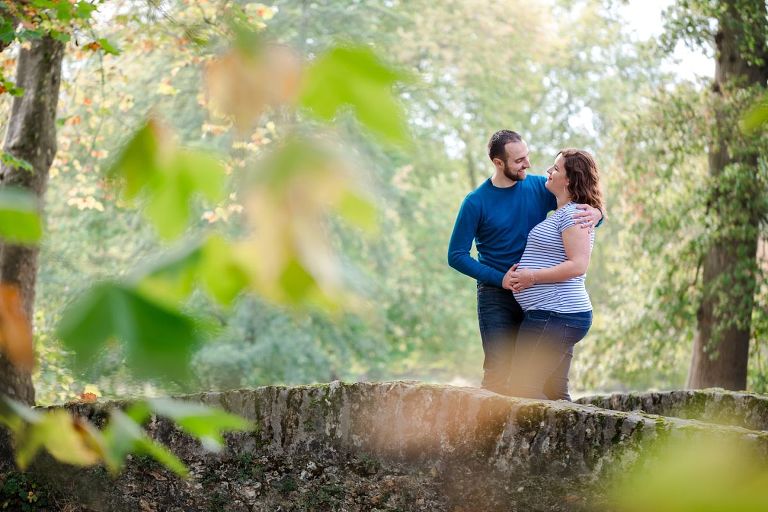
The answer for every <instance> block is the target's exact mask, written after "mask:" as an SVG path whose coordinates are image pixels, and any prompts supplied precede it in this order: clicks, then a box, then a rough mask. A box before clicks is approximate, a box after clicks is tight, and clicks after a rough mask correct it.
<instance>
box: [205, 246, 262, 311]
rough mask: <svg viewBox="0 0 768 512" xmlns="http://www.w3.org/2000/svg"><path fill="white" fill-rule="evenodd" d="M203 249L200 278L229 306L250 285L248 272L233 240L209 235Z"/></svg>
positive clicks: (211, 291)
mask: <svg viewBox="0 0 768 512" xmlns="http://www.w3.org/2000/svg"><path fill="white" fill-rule="evenodd" d="M202 251H203V252H202V254H203V258H202V260H201V262H200V267H199V276H200V280H201V281H202V283H203V286H204V287H205V289H206V290H207V291H208V293H210V294H211V296H212V297H213V298H214V299H216V300H217V301H218V302H219V303H220V304H222V305H224V306H229V305H230V304H232V302H233V301H234V300H235V298H236V297H237V296H238V295H240V293H241V292H242V291H243V290H244V289H245V288H246V287H247V286H248V282H249V279H250V277H249V276H248V272H247V270H246V269H245V268H243V265H242V264H241V263H240V261H239V260H238V259H237V257H236V255H235V253H234V252H233V250H232V244H231V242H228V241H227V240H225V239H224V238H223V237H221V236H217V235H214V236H211V237H209V238H208V240H206V242H205V244H204V245H203V247H202Z"/></svg>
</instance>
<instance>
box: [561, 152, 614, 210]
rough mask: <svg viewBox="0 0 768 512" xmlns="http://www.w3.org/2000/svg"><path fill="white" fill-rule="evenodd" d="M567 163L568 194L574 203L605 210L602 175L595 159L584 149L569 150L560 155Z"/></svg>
mask: <svg viewBox="0 0 768 512" xmlns="http://www.w3.org/2000/svg"><path fill="white" fill-rule="evenodd" d="M559 154H560V155H563V160H564V161H565V176H566V178H568V192H569V193H570V194H571V201H573V202H574V203H581V204H588V205H589V206H592V207H593V208H599V209H600V210H602V209H603V194H602V192H601V191H600V173H599V169H598V168H597V162H595V159H594V158H593V157H592V155H590V154H589V153H587V152H586V151H584V150H583V149H575V148H568V149H563V150H561V151H560V153H559Z"/></svg>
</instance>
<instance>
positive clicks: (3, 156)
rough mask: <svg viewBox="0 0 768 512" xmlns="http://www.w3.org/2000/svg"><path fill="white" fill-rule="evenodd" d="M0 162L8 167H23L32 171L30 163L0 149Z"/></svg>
mask: <svg viewBox="0 0 768 512" xmlns="http://www.w3.org/2000/svg"><path fill="white" fill-rule="evenodd" d="M0 162H2V163H3V165H6V166H8V167H14V168H17V169H23V170H25V171H29V172H33V171H34V168H33V167H32V164H31V163H29V162H27V161H26V160H23V159H21V158H16V157H15V156H13V155H12V154H10V153H8V152H6V151H0Z"/></svg>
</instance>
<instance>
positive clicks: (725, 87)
mask: <svg viewBox="0 0 768 512" xmlns="http://www.w3.org/2000/svg"><path fill="white" fill-rule="evenodd" d="M719 4H720V5H719V6H718V8H717V10H716V12H717V23H718V25H717V27H718V28H717V32H716V34H715V36H714V42H715V47H716V54H715V57H716V67H715V80H714V83H713V85H712V88H713V93H714V110H715V111H714V119H715V133H716V134H717V135H716V138H714V139H713V140H712V142H711V145H710V148H709V175H710V177H711V180H712V185H713V186H712V188H711V193H710V197H709V198H708V205H707V206H708V208H709V210H710V212H711V215H712V218H713V219H714V220H715V223H716V224H715V227H716V230H715V231H714V232H713V236H712V237H711V241H710V243H709V245H708V248H707V249H706V252H705V254H704V257H703V274H702V279H703V280H702V287H703V289H702V292H703V293H702V300H701V304H700V305H699V310H698V313H697V320H698V328H697V332H696V336H695V339H694V346H693V359H692V362H691V366H690V371H689V374H688V387H691V388H705V387H714V386H716V387H723V388H725V389H734V390H740V389H745V388H746V384H747V363H748V359H749V341H750V334H751V319H752V309H753V306H754V295H755V291H756V285H757V280H756V276H757V273H758V262H757V246H758V239H759V233H760V222H761V221H763V220H764V216H765V212H764V211H763V210H764V208H761V202H762V198H763V195H764V194H765V191H764V190H761V189H760V187H756V186H754V185H753V176H754V175H755V174H756V171H757V167H758V160H759V158H760V154H759V150H758V148H757V147H756V146H754V145H752V144H750V141H749V140H744V138H743V137H742V136H741V135H740V133H739V131H738V130H737V129H736V126H735V122H734V117H735V116H734V115H733V113H734V111H735V109H734V104H733V103H734V99H735V98H736V97H738V92H739V90H742V89H747V88H754V87H765V84H766V80H768V62H767V61H766V57H768V55H767V54H766V40H765V35H766V33H767V32H768V22H767V21H766V5H765V2H764V1H763V0H752V1H744V0H726V1H722V2H719Z"/></svg>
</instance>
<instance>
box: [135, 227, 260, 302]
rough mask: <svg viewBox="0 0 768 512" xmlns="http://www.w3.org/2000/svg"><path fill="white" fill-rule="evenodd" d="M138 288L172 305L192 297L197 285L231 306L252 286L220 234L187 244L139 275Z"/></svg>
mask: <svg viewBox="0 0 768 512" xmlns="http://www.w3.org/2000/svg"><path fill="white" fill-rule="evenodd" d="M136 280H137V282H138V285H137V286H138V289H139V290H141V292H142V293H144V294H146V295H148V296H150V297H153V298H154V299H156V300H159V301H161V302H163V303H165V304H168V305H170V306H174V305H176V304H178V303H180V302H183V301H184V300H186V299H187V297H189V295H190V294H191V293H192V291H193V290H194V289H195V287H196V286H197V285H202V286H203V288H205V290H206V291H207V292H208V293H209V294H210V295H211V297H213V298H214V299H215V300H216V301H217V302H219V303H220V304H222V305H224V306H228V305H230V304H231V303H232V301H233V300H234V299H235V297H237V296H238V295H239V294H240V293H241V292H242V291H243V289H244V288H246V287H247V286H248V282H249V281H248V280H249V278H248V274H247V272H246V270H245V269H244V268H243V266H242V264H241V263H240V262H239V260H238V259H237V257H236V255H235V253H234V252H233V246H232V243H231V242H229V241H227V240H226V239H224V238H223V237H221V236H219V235H211V236H209V237H208V238H206V239H205V240H204V241H202V242H197V243H194V244H191V245H186V246H184V247H182V248H180V249H179V250H176V251H174V252H172V253H170V254H168V255H166V256H165V257H163V258H162V259H160V260H158V261H156V262H153V263H152V264H150V265H149V266H147V267H146V268H145V269H142V270H140V271H139V272H138V277H137V278H136Z"/></svg>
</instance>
